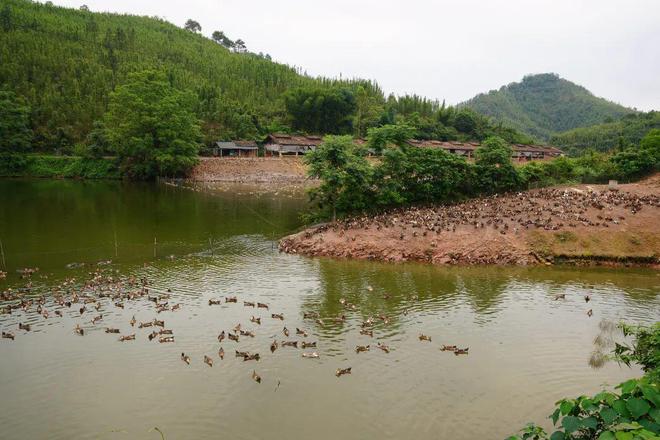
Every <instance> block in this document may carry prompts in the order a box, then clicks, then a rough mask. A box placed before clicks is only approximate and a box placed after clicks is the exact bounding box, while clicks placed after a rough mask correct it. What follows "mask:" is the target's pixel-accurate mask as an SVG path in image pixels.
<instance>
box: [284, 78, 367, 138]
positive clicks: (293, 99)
mask: <svg viewBox="0 0 660 440" xmlns="http://www.w3.org/2000/svg"><path fill="white" fill-rule="evenodd" d="M284 105H285V107H286V110H287V113H288V114H289V118H290V121H291V126H292V127H293V128H294V129H295V130H301V131H304V132H308V133H322V134H324V133H331V134H347V133H351V130H352V126H353V125H352V124H353V120H352V117H353V114H354V113H355V108H356V104H355V96H354V95H353V92H351V91H350V90H348V89H347V88H343V87H333V88H322V87H318V86H312V87H300V88H296V89H293V90H291V91H289V92H287V93H286V94H285V95H284Z"/></svg>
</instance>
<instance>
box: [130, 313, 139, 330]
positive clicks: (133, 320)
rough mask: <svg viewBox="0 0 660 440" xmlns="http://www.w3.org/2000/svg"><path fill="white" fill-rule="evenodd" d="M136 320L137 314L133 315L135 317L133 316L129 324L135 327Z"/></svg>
mask: <svg viewBox="0 0 660 440" xmlns="http://www.w3.org/2000/svg"><path fill="white" fill-rule="evenodd" d="M136 322H137V321H136V320H135V315H133V317H132V318H131V320H130V321H129V324H131V327H135V323H136Z"/></svg>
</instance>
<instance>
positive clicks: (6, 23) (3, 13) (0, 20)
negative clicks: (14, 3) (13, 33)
mask: <svg viewBox="0 0 660 440" xmlns="http://www.w3.org/2000/svg"><path fill="white" fill-rule="evenodd" d="M13 23H14V22H13V19H12V13H11V7H10V6H9V4H7V3H6V4H5V5H4V6H3V7H2V10H0V27H2V30H3V31H5V32H9V31H10V30H12V28H13Z"/></svg>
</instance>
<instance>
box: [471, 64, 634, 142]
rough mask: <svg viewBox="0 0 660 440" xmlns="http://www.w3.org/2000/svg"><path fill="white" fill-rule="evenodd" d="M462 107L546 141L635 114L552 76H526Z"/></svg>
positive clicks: (480, 96)
mask: <svg viewBox="0 0 660 440" xmlns="http://www.w3.org/2000/svg"><path fill="white" fill-rule="evenodd" d="M462 105H463V106H466V107H469V108H471V109H473V110H475V111H477V112H479V113H481V114H484V115H487V116H491V117H493V118H494V119H496V120H499V121H502V122H504V123H505V124H507V125H509V126H511V127H514V128H516V129H517V130H520V131H522V132H524V133H528V134H529V135H531V136H534V137H536V138H539V139H542V140H545V141H547V140H549V139H550V138H551V137H552V135H554V134H556V133H558V132H562V131H566V130H571V129H574V128H577V127H586V126H589V125H594V124H601V123H603V122H609V121H612V120H615V119H619V118H621V117H622V116H624V115H627V114H630V113H634V110H632V109H629V108H626V107H623V106H621V105H618V104H615V103H613V102H610V101H607V100H605V99H603V98H598V97H596V96H594V95H593V94H592V93H591V92H589V91H588V90H587V89H585V88H584V87H581V86H579V85H577V84H574V83H572V82H570V81H567V80H565V79H563V78H560V77H559V76H558V75H556V74H551V73H544V74H540V75H529V76H526V77H525V78H523V80H522V81H521V82H516V83H511V84H509V85H507V86H503V87H501V88H500V89H499V90H491V91H490V92H488V93H482V94H479V95H477V96H475V97H474V98H472V99H471V100H469V101H467V102H465V103H464V104H462Z"/></svg>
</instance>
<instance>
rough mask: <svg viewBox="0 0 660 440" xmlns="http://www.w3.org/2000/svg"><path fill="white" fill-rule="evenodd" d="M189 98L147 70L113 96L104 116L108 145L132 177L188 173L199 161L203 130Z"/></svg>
mask: <svg viewBox="0 0 660 440" xmlns="http://www.w3.org/2000/svg"><path fill="white" fill-rule="evenodd" d="M192 107H193V100H192V97H191V96H190V94H187V93H184V92H180V91H177V90H175V89H174V88H173V87H172V86H171V85H170V83H169V82H168V81H167V77H166V75H165V74H163V73H161V72H156V71H145V72H139V73H133V74H131V75H129V79H128V82H127V83H126V84H124V85H122V86H119V87H117V89H116V90H115V91H114V92H113V93H112V94H111V95H110V105H109V109H108V112H107V113H106V115H105V124H106V129H107V138H108V141H109V144H110V147H111V149H112V150H113V151H115V152H116V154H117V156H118V157H119V159H120V161H121V167H122V170H123V172H124V173H125V174H126V175H128V176H129V177H132V178H137V179H152V178H154V177H156V176H179V175H184V174H186V173H187V172H188V171H189V170H190V169H191V168H192V167H193V166H194V165H195V164H196V163H197V150H198V147H199V140H200V139H201V132H200V128H199V123H198V120H197V118H196V116H195V115H194V114H193V112H192Z"/></svg>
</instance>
